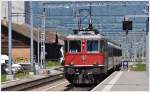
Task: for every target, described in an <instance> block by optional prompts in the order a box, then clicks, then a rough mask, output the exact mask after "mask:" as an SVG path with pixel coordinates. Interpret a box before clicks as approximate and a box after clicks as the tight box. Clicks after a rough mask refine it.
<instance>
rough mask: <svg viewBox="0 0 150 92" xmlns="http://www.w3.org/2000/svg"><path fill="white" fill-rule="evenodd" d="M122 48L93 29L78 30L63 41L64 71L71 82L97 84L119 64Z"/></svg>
mask: <svg viewBox="0 0 150 92" xmlns="http://www.w3.org/2000/svg"><path fill="white" fill-rule="evenodd" d="M121 56H122V50H121V47H120V45H117V44H115V43H113V42H110V41H109V40H107V39H105V38H104V36H102V35H100V34H99V33H97V31H94V30H80V31H79V32H78V33H76V31H75V34H73V35H68V36H67V37H66V41H65V58H64V73H65V77H66V79H67V80H68V81H69V82H70V83H72V84H77V85H78V84H97V83H99V82H100V79H101V78H103V77H104V76H105V75H107V73H108V72H109V71H111V70H115V69H118V68H119V67H120V66H121V60H120V59H121Z"/></svg>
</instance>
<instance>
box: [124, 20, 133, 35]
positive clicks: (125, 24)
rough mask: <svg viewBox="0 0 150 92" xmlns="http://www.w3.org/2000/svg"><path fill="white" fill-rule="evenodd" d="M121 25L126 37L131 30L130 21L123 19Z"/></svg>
mask: <svg viewBox="0 0 150 92" xmlns="http://www.w3.org/2000/svg"><path fill="white" fill-rule="evenodd" d="M122 24H123V30H125V32H126V35H128V31H129V30H132V21H131V20H129V19H127V18H126V17H125V18H124V21H123V22H122Z"/></svg>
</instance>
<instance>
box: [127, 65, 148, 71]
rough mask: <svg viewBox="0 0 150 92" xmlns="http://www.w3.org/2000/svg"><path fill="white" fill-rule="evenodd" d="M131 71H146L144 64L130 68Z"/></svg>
mask: <svg viewBox="0 0 150 92" xmlns="http://www.w3.org/2000/svg"><path fill="white" fill-rule="evenodd" d="M130 70H131V71H146V64H136V65H132V66H130Z"/></svg>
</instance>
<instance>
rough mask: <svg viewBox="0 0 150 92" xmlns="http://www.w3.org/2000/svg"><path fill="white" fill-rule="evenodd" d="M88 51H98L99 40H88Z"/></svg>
mask: <svg viewBox="0 0 150 92" xmlns="http://www.w3.org/2000/svg"><path fill="white" fill-rule="evenodd" d="M87 51H91V52H92V51H98V40H87Z"/></svg>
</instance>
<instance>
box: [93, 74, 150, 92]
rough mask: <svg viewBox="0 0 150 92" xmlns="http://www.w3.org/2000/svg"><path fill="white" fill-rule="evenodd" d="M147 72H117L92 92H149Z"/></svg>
mask: <svg viewBox="0 0 150 92" xmlns="http://www.w3.org/2000/svg"><path fill="white" fill-rule="evenodd" d="M148 88H149V86H148V75H147V74H146V72H136V71H116V72H114V73H112V74H111V75H110V76H109V77H107V78H106V79H105V80H104V81H102V82H101V83H100V84H98V85H97V86H96V87H95V88H93V89H92V91H148Z"/></svg>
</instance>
